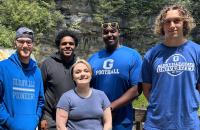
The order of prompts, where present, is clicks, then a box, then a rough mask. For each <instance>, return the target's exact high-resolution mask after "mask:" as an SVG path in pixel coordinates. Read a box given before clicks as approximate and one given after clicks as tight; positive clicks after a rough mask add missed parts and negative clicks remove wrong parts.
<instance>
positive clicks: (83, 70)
mask: <svg viewBox="0 0 200 130" xmlns="http://www.w3.org/2000/svg"><path fill="white" fill-rule="evenodd" d="M91 77H92V72H91V70H90V69H89V68H88V67H87V65H86V64H84V63H77V64H76V65H75V66H74V69H73V80H74V81H75V82H76V85H77V86H82V85H87V86H88V85H89V83H90V80H91Z"/></svg>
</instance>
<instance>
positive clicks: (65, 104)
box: [56, 93, 70, 112]
mask: <svg viewBox="0 0 200 130" xmlns="http://www.w3.org/2000/svg"><path fill="white" fill-rule="evenodd" d="M56 107H57V108H61V109H64V110H65V111H68V112H69V109H70V98H69V97H68V96H67V93H64V94H63V95H62V96H61V98H60V100H59V101H58V104H57V106H56Z"/></svg>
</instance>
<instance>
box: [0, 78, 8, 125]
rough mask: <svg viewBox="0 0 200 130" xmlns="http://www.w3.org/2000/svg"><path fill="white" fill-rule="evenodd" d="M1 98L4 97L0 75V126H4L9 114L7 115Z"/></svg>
mask: <svg viewBox="0 0 200 130" xmlns="http://www.w3.org/2000/svg"><path fill="white" fill-rule="evenodd" d="M3 97H4V88H3V85H2V75H0V125H4V124H5V123H6V122H7V121H8V119H9V117H10V114H9V113H8V111H7V109H6V106H5V104H4V100H3Z"/></svg>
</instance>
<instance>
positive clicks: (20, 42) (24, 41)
mask: <svg viewBox="0 0 200 130" xmlns="http://www.w3.org/2000/svg"><path fill="white" fill-rule="evenodd" d="M16 41H17V43H19V44H20V45H24V43H26V44H27V45H28V46H32V45H33V42H32V40H16Z"/></svg>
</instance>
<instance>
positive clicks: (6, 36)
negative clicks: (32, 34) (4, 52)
mask: <svg viewBox="0 0 200 130" xmlns="http://www.w3.org/2000/svg"><path fill="white" fill-rule="evenodd" d="M0 30H1V31H0V46H3V47H11V46H12V43H13V40H14V34H15V32H14V31H12V30H11V29H8V28H6V27H5V26H3V25H1V24H0Z"/></svg>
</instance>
